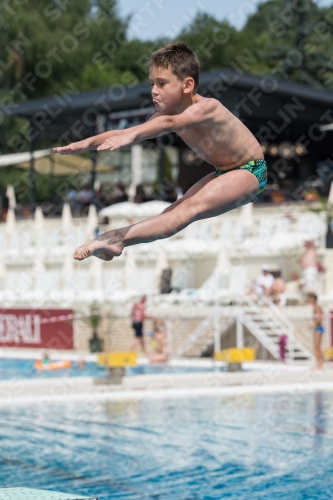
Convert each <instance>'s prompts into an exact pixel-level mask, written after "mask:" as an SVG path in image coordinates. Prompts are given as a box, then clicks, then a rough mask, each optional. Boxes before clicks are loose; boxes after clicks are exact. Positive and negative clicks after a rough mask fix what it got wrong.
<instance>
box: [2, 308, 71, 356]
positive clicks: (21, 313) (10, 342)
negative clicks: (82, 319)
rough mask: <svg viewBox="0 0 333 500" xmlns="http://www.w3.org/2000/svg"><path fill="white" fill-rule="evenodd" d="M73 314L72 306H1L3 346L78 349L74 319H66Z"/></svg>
mask: <svg viewBox="0 0 333 500" xmlns="http://www.w3.org/2000/svg"><path fill="white" fill-rule="evenodd" d="M71 314H73V311H72V310H71V309H0V346H7V347H35V348H39V347H44V348H47V349H74V336H73V322H72V321H67V320H64V316H67V315H71ZM58 316H59V321H57V320H56V318H57V317H58ZM51 318H52V320H51V321H50V322H49V321H48V319H51Z"/></svg>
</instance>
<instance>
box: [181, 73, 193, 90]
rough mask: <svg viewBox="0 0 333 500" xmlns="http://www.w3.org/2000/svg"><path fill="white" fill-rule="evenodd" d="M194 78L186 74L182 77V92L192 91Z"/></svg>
mask: <svg viewBox="0 0 333 500" xmlns="http://www.w3.org/2000/svg"><path fill="white" fill-rule="evenodd" d="M194 87H195V85H194V80H193V78H192V77H191V76H188V77H187V78H185V79H184V83H183V92H184V94H190V93H191V92H193V91H194Z"/></svg>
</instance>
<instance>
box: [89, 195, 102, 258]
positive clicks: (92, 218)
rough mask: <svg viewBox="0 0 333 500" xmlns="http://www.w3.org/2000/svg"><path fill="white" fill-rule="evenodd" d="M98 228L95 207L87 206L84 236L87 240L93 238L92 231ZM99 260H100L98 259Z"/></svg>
mask: <svg viewBox="0 0 333 500" xmlns="http://www.w3.org/2000/svg"><path fill="white" fill-rule="evenodd" d="M97 226H98V216H97V211H96V207H95V205H93V204H91V205H89V212H88V216H87V220H86V235H87V237H88V238H92V237H93V236H94V231H95V229H96V227H97ZM99 260H100V259H99Z"/></svg>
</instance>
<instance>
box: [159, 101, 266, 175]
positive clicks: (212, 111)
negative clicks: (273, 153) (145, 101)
mask: <svg viewBox="0 0 333 500" xmlns="http://www.w3.org/2000/svg"><path fill="white" fill-rule="evenodd" d="M192 106H193V107H195V106H198V107H200V110H199V108H198V111H200V113H201V114H203V115H204V121H203V123H201V124H200V125H195V126H191V127H190V128H187V127H184V129H183V130H177V131H176V133H177V134H178V135H179V136H180V137H181V138H182V139H183V141H184V142H185V143H186V144H187V145H188V146H189V147H190V148H191V149H192V150H193V151H194V152H196V153H197V154H198V155H199V156H200V157H202V158H203V159H204V160H205V161H206V162H207V163H210V164H211V165H213V166H214V167H215V168H217V169H219V170H232V169H233V168H235V167H237V166H239V165H243V164H244V163H247V162H248V161H250V160H262V159H263V158H264V156H263V152H262V149H261V147H260V144H259V143H258V141H257V139H256V138H255V137H254V135H253V134H252V133H251V132H250V131H249V130H248V129H247V128H246V127H245V125H243V123H242V122H241V121H240V120H239V119H238V118H237V117H236V116H234V115H233V114H232V113H231V112H230V111H229V110H228V109H227V108H225V107H224V106H223V105H222V104H221V103H220V102H219V101H217V100H216V99H211V98H206V97H202V96H200V95H198V94H196V95H195V96H194V98H193V104H192ZM192 106H190V108H191V107H192ZM187 109H189V108H187ZM186 111H187V110H186ZM156 115H157V116H161V114H160V113H156ZM156 115H154V116H156Z"/></svg>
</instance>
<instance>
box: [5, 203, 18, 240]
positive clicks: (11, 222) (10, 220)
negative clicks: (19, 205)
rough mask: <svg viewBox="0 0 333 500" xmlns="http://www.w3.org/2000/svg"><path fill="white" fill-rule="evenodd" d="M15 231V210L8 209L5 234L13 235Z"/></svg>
mask: <svg viewBox="0 0 333 500" xmlns="http://www.w3.org/2000/svg"><path fill="white" fill-rule="evenodd" d="M15 229H16V218H15V210H14V209H13V208H8V212H7V218H6V232H7V234H13V233H14V232H15Z"/></svg>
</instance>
